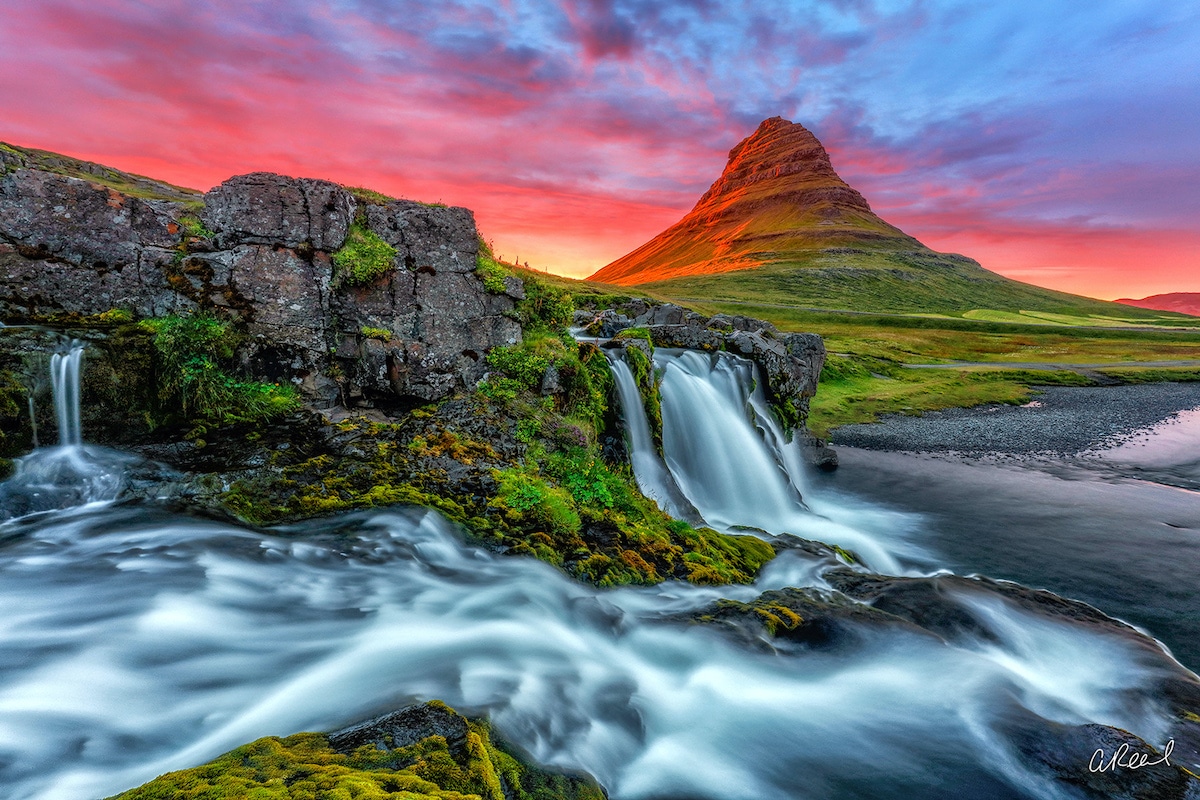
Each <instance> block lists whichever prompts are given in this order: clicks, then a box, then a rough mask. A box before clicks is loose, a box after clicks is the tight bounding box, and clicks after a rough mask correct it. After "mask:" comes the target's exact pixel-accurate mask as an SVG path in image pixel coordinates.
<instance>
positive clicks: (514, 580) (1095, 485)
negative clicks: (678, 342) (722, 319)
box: [0, 351, 1200, 800]
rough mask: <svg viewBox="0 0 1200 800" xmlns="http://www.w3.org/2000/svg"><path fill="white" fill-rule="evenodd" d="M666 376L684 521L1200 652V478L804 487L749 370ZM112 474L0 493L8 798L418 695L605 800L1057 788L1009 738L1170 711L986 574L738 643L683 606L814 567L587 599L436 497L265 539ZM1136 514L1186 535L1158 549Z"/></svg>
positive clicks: (877, 477)
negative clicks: (836, 629)
mask: <svg viewBox="0 0 1200 800" xmlns="http://www.w3.org/2000/svg"><path fill="white" fill-rule="evenodd" d="M657 366H658V367H659V368H660V369H661V370H662V372H663V384H662V394H663V419H664V431H663V445H664V449H663V457H662V458H661V459H660V457H659V456H658V454H657V453H656V452H653V451H651V452H647V451H646V449H645V448H646V443H645V442H644V441H643V442H641V443H640V444H639V442H638V441H631V449H632V450H633V451H634V454H635V459H634V463H635V464H639V463H641V464H642V466H639V467H638V479H639V482H640V483H641V484H643V486H644V487H645V488H646V490H647V493H648V494H651V495H652V496H656V497H659V498H660V502H661V503H663V504H664V505H671V504H675V505H674V506H673V507H674V508H675V510H676V511H677V512H678V513H680V514H689V515H699V516H701V517H702V518H703V519H704V520H705V521H706V522H707V523H708V524H710V525H712V526H713V527H716V528H718V529H725V530H738V531H745V530H746V529H747V528H754V529H758V530H759V532H760V535H763V536H767V537H770V536H772V535H773V534H782V533H791V534H796V535H799V536H803V537H806V538H810V539H816V540H821V541H826V542H830V543H835V544H838V545H840V546H842V547H844V548H846V549H848V550H852V551H853V552H855V553H856V554H858V556H859V557H860V559H861V561H862V562H863V563H864V564H865V566H864V567H860V569H863V570H871V571H874V572H878V573H881V574H887V575H909V576H918V575H928V574H931V573H935V572H937V571H938V570H946V569H948V570H953V571H956V572H960V573H970V572H977V571H978V572H986V573H988V574H993V575H995V576H998V577H1007V578H1012V579H1015V580H1021V581H1024V582H1027V583H1030V584H1032V585H1034V586H1045V587H1046V588H1050V589H1053V590H1055V591H1059V592H1061V593H1062V594H1064V595H1067V596H1074V597H1079V598H1081V599H1085V600H1089V601H1090V602H1094V604H1095V605H1097V606H1098V607H1099V608H1101V609H1102V610H1104V611H1108V612H1110V613H1112V614H1114V615H1116V616H1120V617H1125V618H1127V619H1129V620H1130V621H1132V622H1135V623H1137V624H1139V625H1142V626H1143V627H1145V628H1146V629H1147V630H1148V631H1149V633H1151V634H1152V635H1155V636H1158V637H1159V638H1162V639H1164V640H1166V641H1167V642H1168V643H1169V644H1170V646H1171V647H1172V648H1173V649H1174V650H1175V651H1176V652H1177V653H1179V654H1182V655H1181V657H1182V658H1183V659H1184V661H1185V663H1188V664H1190V665H1192V666H1195V665H1196V660H1195V656H1196V654H1195V652H1194V651H1192V650H1189V649H1187V648H1186V643H1187V641H1188V636H1187V632H1188V626H1189V625H1191V626H1192V628H1191V630H1192V631H1193V633H1194V630H1195V627H1194V622H1195V619H1196V612H1197V602H1196V597H1195V593H1194V589H1193V586H1194V582H1193V581H1192V580H1191V576H1194V574H1195V567H1196V565H1197V562H1196V558H1197V551H1196V549H1195V547H1196V544H1195V537H1196V533H1197V531H1196V530H1195V528H1196V527H1197V521H1198V520H1200V514H1197V513H1195V512H1196V511H1197V510H1198V509H1200V495H1197V494H1196V493H1194V492H1189V491H1188V490H1186V489H1179V488H1172V489H1167V488H1164V487H1162V486H1160V485H1158V484H1151V483H1148V482H1145V481H1143V482H1138V483H1120V484H1118V483H1114V482H1113V481H1111V480H1109V479H1107V478H1104V477H1100V476H1098V475H1093V476H1083V477H1077V478H1076V479H1075V482H1074V483H1073V484H1071V486H1070V489H1071V492H1074V491H1075V490H1076V489H1078V490H1080V492H1078V493H1069V492H1067V491H1066V490H1064V489H1063V488H1062V487H1060V486H1057V485H1055V486H1054V487H1051V488H1047V484H1045V483H1044V481H1045V480H1063V479H1060V478H1055V477H1053V476H1047V473H1045V472H1044V471H1042V470H1035V469H1033V468H1029V469H1024V470H1023V469H1022V468H1020V467H1012V468H1004V469H1011V470H1013V474H1012V475H1009V474H1007V473H1006V474H1005V475H1003V476H1001V477H996V475H995V474H993V473H989V472H986V471H983V470H981V469H979V468H973V467H969V466H967V465H964V464H954V463H952V462H948V461H935V460H928V459H926V460H924V461H919V463H920V464H922V465H923V466H921V467H919V468H913V466H912V464H913V463H916V462H914V461H908V460H905V459H912V458H913V457H910V456H900V455H888V454H866V455H864V453H865V452H866V451H856V452H851V451H844V454H843V459H844V461H845V465H844V466H843V468H842V470H840V471H839V472H838V473H836V474H835V475H833V476H813V475H810V474H808V473H807V471H806V470H805V468H804V467H803V465H802V464H801V461H800V457H799V451H798V450H797V449H796V448H795V447H794V446H793V445H791V444H790V443H789V442H788V440H787V438H786V436H785V435H784V432H783V431H782V430H780V429H779V428H778V426H777V425H776V424H775V423H774V421H773V419H772V418H771V416H770V414H769V413H766V412H765V406H764V405H763V403H764V400H763V398H762V395H761V391H760V390H759V389H758V388H756V387H758V386H760V385H761V381H755V380H754V376H753V373H752V368H751V367H749V366H748V362H744V361H741V360H738V359H736V358H734V357H732V356H727V355H722V356H719V357H718V356H708V355H704V354H699V353H688V352H682V353H681V352H672V351H661V352H660V353H659V354H658V356H657ZM60 369H62V368H61V367H60ZM63 374H64V376H67V378H69V370H64V371H63ZM615 374H616V375H617V377H618V380H621V381H624V380H626V377H623V376H622V374H621V373H620V370H619V369H618V370H617V372H616V373H615ZM63 397H64V398H67V399H65V400H63V402H66V403H68V404H69V403H70V402H71V401H70V399H69V398H70V397H71V395H70V392H69V391H66V392H63ZM626 405H627V406H628V405H629V404H628V403H627V404H626ZM626 412H627V414H628V415H630V416H633V415H635V414H638V413H640V406H638V407H637V408H633V409H631V408H628V407H627V408H626ZM68 413H69V409H68ZM631 427H635V426H634V425H632V424H631ZM650 447H651V449H652V447H653V446H652V445H650ZM639 448H641V451H640V453H639ZM130 464H131V461H130V459H129V457H128V456H125V455H123V454H119V453H115V452H113V451H107V450H103V449H101V448H94V447H89V446H87V445H82V444H79V443H78V442H75V441H71V440H68V441H67V442H65V443H63V444H61V445H60V446H59V447H53V448H45V449H43V450H41V451H38V452H37V453H35V454H34V455H33V456H31V457H30V458H28V459H27V460H26V461H25V462H23V463H22V464H21V469H20V472H19V473H18V475H17V476H16V477H14V478H13V479H11V480H10V481H9V482H8V483H6V484H3V485H0V507H4V508H7V509H8V510H9V512H10V514H12V513H15V512H16V511H20V512H21V514H22V515H21V516H16V517H15V518H13V519H10V520H9V521H7V522H4V523H3V524H0V609H3V610H4V611H3V614H2V615H0V786H2V787H4V796H6V797H12V798H14V800H24V799H25V798H39V799H45V800H58V799H59V798H92V797H101V796H104V795H107V794H111V793H114V792H117V791H120V790H122V789H126V788H129V787H131V786H134V785H137V784H139V783H142V782H144V781H146V780H148V779H150V778H152V777H154V776H155V775H157V774H160V773H162V772H164V771H167V770H171V769H178V768H183V767H187V766H191V765H195V764H197V763H201V762H203V761H206V760H208V759H211V758H212V757H214V756H216V755H218V754H220V753H222V752H225V751H227V750H229V749H231V748H232V747H234V746H236V745H239V744H241V743H244V742H247V741H250V740H252V739H255V738H257V737H260V736H265V735H286V734H290V733H294V732H297V731H301V730H331V729H334V728H336V727H339V726H342V725H346V724H349V723H352V722H356V721H358V720H362V719H365V718H367V717H370V716H372V715H374V714H377V713H382V712H384V711H388V710H391V709H394V708H397V707H399V706H402V705H405V704H407V703H410V702H413V701H417V700H424V699H433V698H437V699H442V700H444V701H446V702H447V703H449V704H450V705H452V706H455V707H456V708H459V709H460V710H462V711H464V712H469V713H472V714H488V715H490V717H491V718H492V720H493V721H494V723H495V725H496V727H497V730H498V731H499V732H500V733H501V734H502V735H503V736H504V737H505V738H506V739H508V740H509V741H512V742H514V743H515V744H517V745H518V746H520V747H522V748H524V749H525V750H527V751H528V752H529V753H531V754H532V755H533V756H534V757H535V758H536V759H538V760H540V761H542V762H544V763H547V764H551V765H558V766H562V767H569V768H574V769H583V770H586V771H588V772H590V773H591V774H593V775H594V776H595V777H596V778H597V779H598V780H599V781H600V782H601V783H602V784H603V785H604V786H605V788H606V789H607V790H608V792H609V793H610V795H611V796H612V797H614V798H621V799H627V798H628V799H633V798H666V797H673V798H713V800H718V799H721V800H730V799H734V798H747V800H749V799H750V798H755V799H763V798H795V797H811V798H859V797H861V798H910V797H920V798H942V797H945V798H957V799H958V800H963V799H964V798H980V800H984V799H985V798H986V799H987V800H992V799H993V798H1058V797H1066V796H1071V795H1069V794H1063V793H1062V791H1061V790H1060V789H1058V788H1056V787H1055V786H1053V785H1052V784H1051V783H1050V782H1048V781H1047V779H1046V775H1045V773H1044V771H1043V770H1042V769H1041V768H1040V767H1038V765H1036V764H1034V763H1030V762H1029V761H1028V760H1026V759H1023V758H1022V757H1021V755H1020V751H1019V749H1018V748H1017V747H1016V746H1015V745H1014V744H1013V742H1014V738H1013V737H1014V733H1013V732H1014V726H1015V725H1016V723H1015V722H1014V720H1035V721H1037V722H1038V723H1039V724H1041V723H1045V724H1051V723H1061V724H1066V725H1079V724H1083V723H1088V722H1096V723H1101V724H1105V725H1112V726H1117V727H1120V728H1123V729H1125V730H1128V731H1131V732H1133V733H1135V734H1137V735H1139V736H1141V737H1142V738H1144V739H1145V740H1146V741H1147V742H1151V743H1158V744H1161V743H1162V741H1163V740H1164V738H1165V737H1166V735H1167V733H1168V730H1169V728H1170V719H1169V715H1168V713H1167V710H1166V708H1165V706H1164V705H1163V703H1161V702H1159V700H1160V699H1159V698H1158V697H1156V695H1155V691H1156V690H1155V688H1154V687H1155V685H1156V684H1155V681H1156V679H1157V677H1158V676H1159V675H1160V674H1161V673H1162V670H1163V669H1164V667H1163V664H1164V663H1166V664H1169V663H1170V662H1169V659H1168V658H1167V656H1166V655H1165V654H1160V655H1159V656H1157V657H1156V656H1153V654H1151V655H1148V651H1147V650H1146V649H1145V648H1143V647H1139V646H1135V645H1134V644H1131V643H1130V641H1129V640H1128V639H1127V638H1124V637H1120V636H1109V635H1105V634H1104V633H1102V632H1099V631H1097V630H1095V629H1093V628H1089V627H1086V626H1081V625H1077V624H1075V623H1074V622H1073V621H1072V620H1070V619H1067V618H1062V619H1059V618H1055V617H1054V616H1053V615H1047V614H1040V613H1034V612H1031V611H1029V610H1028V609H1023V608H1020V607H1018V606H1017V605H1014V604H1013V603H1011V602H1008V601H1007V600H1006V599H1005V598H1004V597H1002V596H1001V595H999V594H994V593H989V592H988V591H986V590H985V589H981V590H980V591H979V592H967V593H963V592H960V593H957V594H955V593H950V596H948V597H947V598H945V599H944V600H943V601H942V602H944V603H947V604H950V605H953V606H954V608H955V609H956V610H957V611H959V612H961V613H962V614H966V615H968V616H969V617H970V618H971V619H972V620H973V621H974V624H975V625H976V626H978V627H977V630H978V631H981V633H980V634H979V635H963V636H958V637H950V638H940V637H937V636H931V635H927V634H925V633H923V632H919V631H916V630H915V629H914V628H913V627H912V626H903V625H897V626H894V627H866V626H864V627H863V629H862V630H861V632H860V635H859V636H857V637H856V638H855V639H854V640H853V641H851V642H848V643H845V644H844V646H840V647H835V648H820V647H802V646H795V647H792V646H786V645H785V644H780V645H779V646H776V647H771V646H763V647H747V646H746V645H745V644H744V643H743V642H741V641H739V640H737V639H736V638H734V637H729V636H726V635H724V634H723V633H722V632H721V631H720V630H717V629H714V628H712V627H711V626H704V625H694V624H688V623H687V622H686V621H681V620H680V615H686V613H687V612H689V611H691V610H694V609H697V608H701V607H703V606H705V605H706V604H709V603H711V602H713V601H714V600H716V599H718V598H721V597H728V598H733V599H738V600H744V601H748V600H751V599H753V598H754V597H755V596H757V595H758V594H759V593H760V592H762V591H764V590H767V589H774V588H782V587H787V586H802V587H810V588H812V589H813V590H814V591H828V584H827V583H826V581H825V579H824V578H823V577H822V575H823V573H824V572H825V571H826V570H827V569H829V568H830V567H831V564H830V563H829V562H828V561H827V560H822V559H820V558H817V557H814V556H812V555H810V554H807V553H805V552H804V551H802V550H790V551H785V552H784V553H783V554H782V555H780V556H779V557H778V558H777V559H776V560H775V561H773V562H772V563H771V564H770V565H768V567H767V568H766V569H765V570H764V572H763V574H762V575H761V576H760V578H759V580H758V583H757V584H756V585H755V586H753V587H721V588H720V589H716V588H701V587H695V586H690V585H685V584H679V583H668V584H663V585H660V586H656V587H650V588H625V589H618V590H608V591H598V590H595V589H592V588H590V587H587V586H583V585H580V584H578V583H575V582H573V581H571V580H569V579H567V578H566V577H564V576H563V575H562V574H560V573H558V572H557V571H555V570H554V569H553V568H551V567H550V566H548V565H546V564H543V563H540V562H537V561H532V560H527V559H521V558H512V557H502V556H497V555H494V554H492V553H490V552H487V551H485V550H482V549H480V548H477V547H474V546H471V545H470V544H468V543H466V542H465V541H464V539H463V538H462V536H461V534H460V532H459V531H457V530H456V529H454V527H453V526H451V525H449V524H448V523H446V522H445V521H444V520H443V519H442V518H440V517H439V516H438V515H437V514H436V513H435V512H432V511H426V510H423V509H404V508H400V509H392V510H387V511H380V512H373V513H358V514H349V515H344V516H339V517H335V518H332V519H324V520H315V521H312V522H309V523H306V524H303V525H297V526H291V527H287V528H280V529H274V530H257V529H250V528H244V527H238V526H234V525H230V524H228V523H224V522H216V521H212V520H209V519H205V518H202V517H198V516H194V515H188V514H184V513H181V512H179V511H176V510H172V508H173V507H171V506H168V505H165V504H157V503H150V502H119V501H118V502H114V498H115V497H116V496H117V495H118V493H119V491H120V486H121V480H122V477H121V476H122V475H123V474H124V473H125V472H126V471H127V470H128V469H130ZM647 464H652V466H646V465H647ZM989 469H991V468H989ZM995 469H1000V468H999V467H996V468H995ZM972 470H975V471H974V472H972ZM964 476H967V477H964ZM1114 489H1115V490H1119V491H1118V494H1112V493H1111V492H1112V491H1113V490H1114ZM1162 492H1169V493H1174V494H1170V495H1165V494H1161V493H1162ZM1088 493H1092V494H1094V495H1095V497H1096V499H1095V502H1092V501H1090V500H1089V501H1087V502H1082V503H1081V502H1079V501H1077V500H1076V499H1074V498H1075V497H1077V496H1091V495H1089V494H1088ZM1168 496H1170V497H1173V498H1180V499H1178V503H1177V505H1171V504H1170V503H1168V502H1167V501H1166V500H1164V499H1163V498H1165V497H1168ZM981 500H982V505H981ZM1089 503H1090V504H1089ZM38 509H41V510H40V511H38ZM1005 509H1007V511H1005ZM1117 512H1120V516H1119V517H1115V518H1113V520H1114V521H1112V523H1111V524H1109V523H1108V522H1107V521H1106V522H1104V523H1103V524H1101V523H1098V522H1095V521H1094V519H1097V518H1099V519H1106V520H1107V519H1108V518H1107V517H1097V516H1096V515H1100V514H1110V513H1117ZM1005 514H1007V516H1005ZM1139 515H1141V516H1142V517H1147V518H1149V519H1150V520H1160V519H1162V520H1165V519H1168V518H1169V519H1171V520H1174V521H1175V522H1176V523H1177V524H1178V525H1179V527H1177V528H1173V529H1172V530H1175V531H1176V533H1175V534H1173V535H1172V536H1170V537H1163V536H1159V535H1158V534H1159V533H1161V531H1158V530H1157V529H1153V530H1151V528H1153V525H1151V524H1150V523H1149V522H1147V524H1146V525H1144V526H1142V527H1138V526H1137V525H1133V524H1132V521H1133V520H1134V519H1136V518H1138V517H1139ZM1072 519H1076V523H1077V524H1074V525H1073V526H1072V525H1071V524H1067V525H1066V527H1064V522H1063V521H1064V520H1067V521H1069V520H1072ZM1088 519H1092V520H1093V521H1092V522H1089V521H1087V520H1088ZM1179 520H1183V522H1179ZM1127 522H1128V523H1129V524H1128V525H1127V524H1126V523H1127ZM1005 537H1007V538H1005ZM1118 541H1124V542H1125V544H1124V545H1123V546H1122V548H1121V549H1118V550H1115V551H1113V550H1111V549H1110V548H1112V547H1113V544H1114V542H1118ZM1038 542H1043V543H1044V546H1043V547H1042V548H1040V549H1039V548H1038V547H1036V545H1037V543H1038ZM1151 545H1152V546H1151ZM1048 553H1053V554H1054V556H1055V558H1054V559H1051V558H1049V557H1048V556H1047V554H1048ZM1081 554H1087V555H1088V558H1081V557H1080V555H1081ZM1133 554H1142V555H1144V556H1145V557H1143V558H1135V557H1133ZM1056 564H1057V565H1056ZM1022 570H1024V571H1022ZM1193 638H1195V637H1193Z"/></svg>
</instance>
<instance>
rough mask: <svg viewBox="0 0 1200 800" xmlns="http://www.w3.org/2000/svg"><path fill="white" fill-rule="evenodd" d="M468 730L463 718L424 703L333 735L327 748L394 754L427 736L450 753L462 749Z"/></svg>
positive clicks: (346, 751)
mask: <svg viewBox="0 0 1200 800" xmlns="http://www.w3.org/2000/svg"><path fill="white" fill-rule="evenodd" d="M468 730H469V729H468V727H467V720H466V718H465V717H462V716H460V715H458V714H456V713H455V712H454V711H453V710H451V709H450V708H448V707H447V706H444V705H442V704H441V703H425V704H423V705H419V706H409V707H408V708H403V709H401V710H399V711H393V712H392V713H390V714H384V715H383V716H382V717H377V718H375V719H373V720H370V721H368V722H363V723H360V724H358V725H352V726H350V727H349V728H343V729H342V730H340V731H335V732H333V733H331V734H329V744H330V745H332V746H333V749H334V750H337V751H338V752H341V753H350V752H353V751H354V750H355V749H356V748H359V747H362V746H363V745H364V744H371V745H374V746H375V747H376V748H377V749H379V750H396V749H398V748H401V747H408V746H409V745H412V744H416V743H417V742H419V741H421V740H423V739H428V738H429V737H430V736H441V737H442V738H443V739H445V740H446V744H448V745H449V746H450V749H451V751H452V752H453V751H457V750H463V749H465V748H466V744H467V732H468Z"/></svg>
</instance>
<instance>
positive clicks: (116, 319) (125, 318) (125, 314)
mask: <svg viewBox="0 0 1200 800" xmlns="http://www.w3.org/2000/svg"><path fill="white" fill-rule="evenodd" d="M96 320H97V321H98V322H101V323H104V324H106V325H123V324H125V323H127V322H133V313H132V312H130V311H127V310H125V309H123V308H110V309H109V310H108V311H104V312H101V313H99V314H97V315H96Z"/></svg>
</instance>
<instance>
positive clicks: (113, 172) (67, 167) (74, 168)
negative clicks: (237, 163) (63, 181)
mask: <svg viewBox="0 0 1200 800" xmlns="http://www.w3.org/2000/svg"><path fill="white" fill-rule="evenodd" d="M0 149H3V150H4V151H6V152H8V153H15V154H16V155H17V156H18V157H20V158H21V159H22V160H23V161H24V162H25V164H26V165H27V166H28V167H30V168H33V169H40V170H43V171H45V172H51V173H54V174H56V175H64V176H66V177H68V178H79V179H81V180H85V181H88V182H89V183H94V184H97V185H100V186H104V187H107V188H109V189H114V190H116V191H118V192H121V193H122V194H126V195H129V196H130V197H138V198H141V199H144V200H173V201H175V202H180V203H183V204H184V205H185V206H190V207H192V208H199V207H200V206H201V205H202V204H203V201H202V200H201V196H202V195H201V193H200V192H198V191H196V190H195V189H187V188H184V187H182V186H175V185H173V184H170V183H166V182H165V181H160V180H155V179H154V178H147V177H145V176H144V175H135V174H133V173H131V172H122V171H121V170H117V169H113V168H112V167H106V166H104V165H102V164H95V163H93V162H91V161H84V160H82V159H79V158H71V157H70V156H64V155H60V154H59V153H51V152H49V151H47V150H36V149H34V148H31V147H13V146H11V145H8V144H4V143H2V142H0Z"/></svg>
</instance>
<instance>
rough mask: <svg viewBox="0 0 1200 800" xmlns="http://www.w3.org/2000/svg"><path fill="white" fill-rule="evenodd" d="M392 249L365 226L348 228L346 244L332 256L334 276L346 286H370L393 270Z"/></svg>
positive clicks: (357, 224)
mask: <svg viewBox="0 0 1200 800" xmlns="http://www.w3.org/2000/svg"><path fill="white" fill-rule="evenodd" d="M395 258H396V248H394V247H392V246H391V245H390V244H388V243H387V242H385V241H384V240H383V239H380V238H379V235H378V234H376V233H375V232H374V231H371V230H370V229H368V228H367V227H366V226H365V225H363V224H361V223H359V222H355V223H354V224H353V225H351V226H350V233H349V235H348V236H347V237H346V243H345V244H343V245H342V246H341V248H340V249H339V250H338V251H337V252H336V253H334V254H333V266H334V274H335V277H336V279H337V280H339V281H340V282H341V283H343V284H345V285H347V286H364V285H366V284H369V283H374V282H375V281H377V280H379V279H380V278H381V277H383V275H384V274H385V273H386V272H387V271H388V270H390V269H391V268H392V267H393V259H395Z"/></svg>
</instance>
